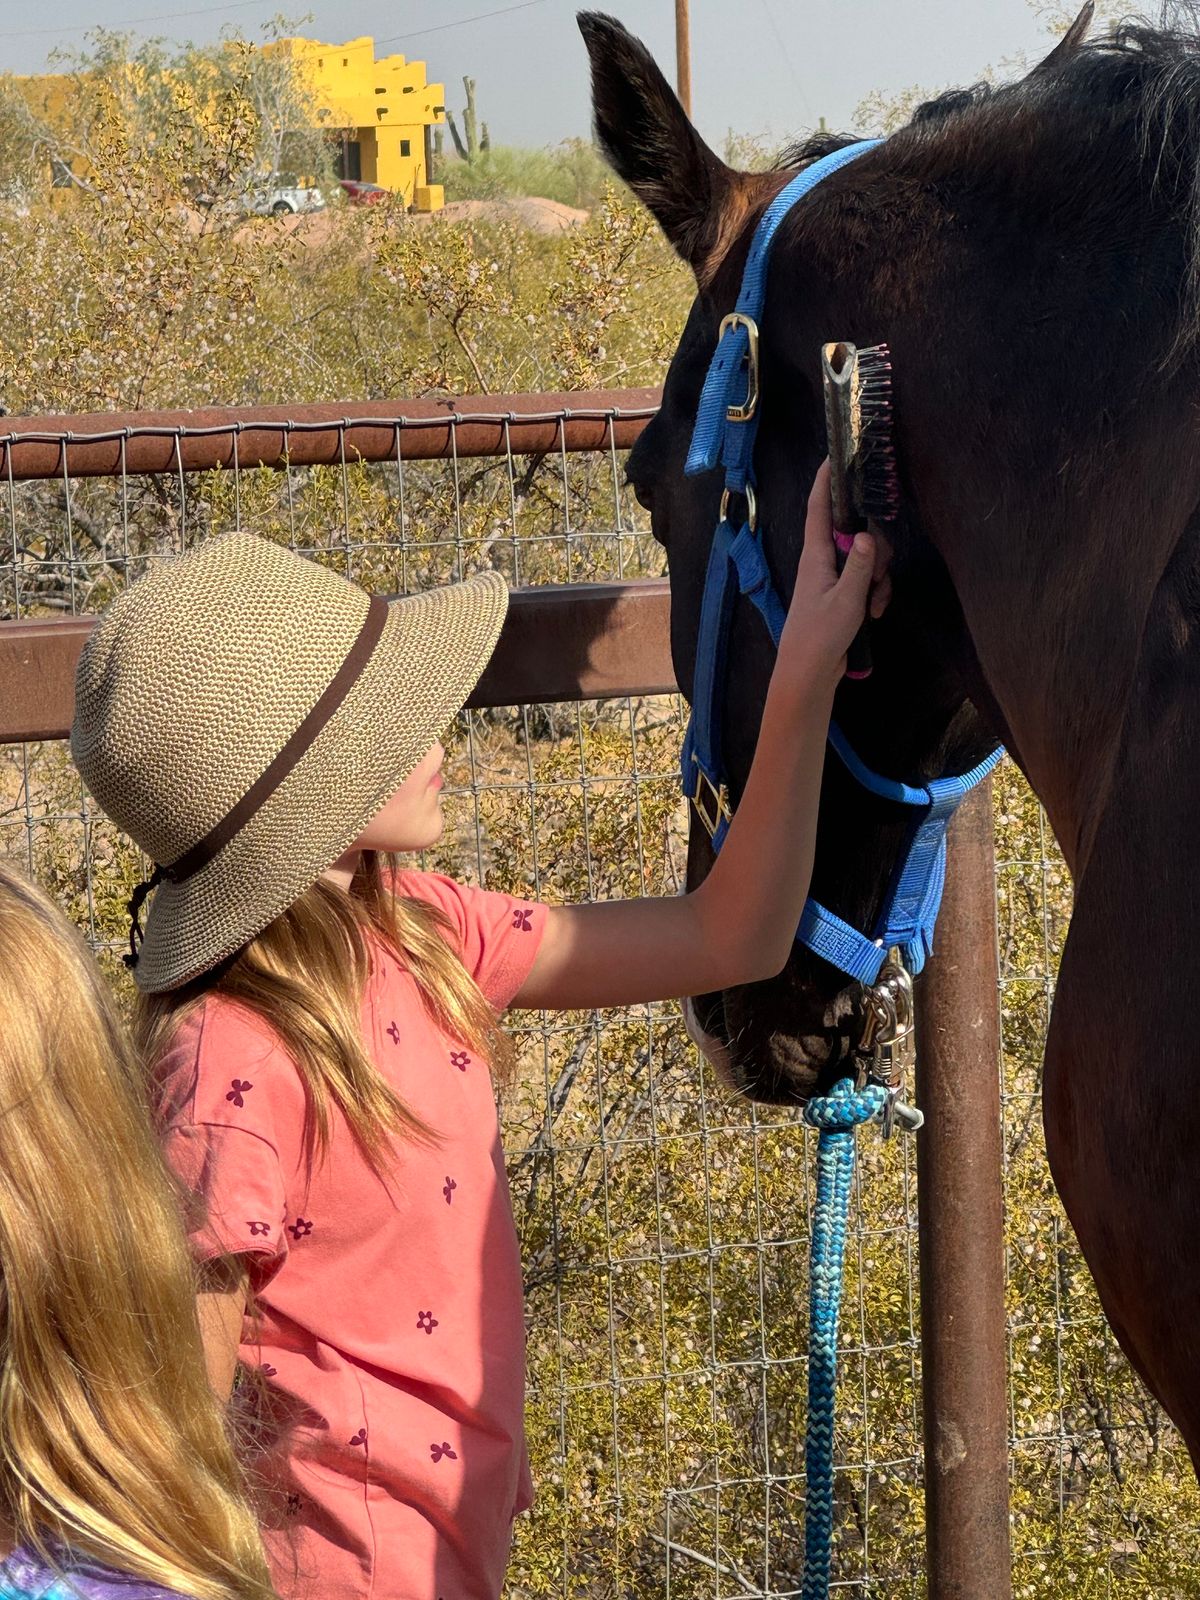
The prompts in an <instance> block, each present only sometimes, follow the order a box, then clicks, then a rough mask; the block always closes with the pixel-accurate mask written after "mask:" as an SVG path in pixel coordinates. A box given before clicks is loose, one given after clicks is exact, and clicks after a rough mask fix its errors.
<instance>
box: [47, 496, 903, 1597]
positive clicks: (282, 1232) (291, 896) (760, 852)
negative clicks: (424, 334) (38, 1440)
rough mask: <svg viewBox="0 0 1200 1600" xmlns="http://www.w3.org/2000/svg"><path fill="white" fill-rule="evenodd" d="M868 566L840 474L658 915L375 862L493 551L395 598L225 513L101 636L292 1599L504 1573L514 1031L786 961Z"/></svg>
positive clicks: (113, 784) (81, 756) (446, 684)
mask: <svg viewBox="0 0 1200 1600" xmlns="http://www.w3.org/2000/svg"><path fill="white" fill-rule="evenodd" d="M872 554H873V551H872V541H871V540H870V539H869V538H865V537H862V538H860V539H859V540H858V541H857V542H856V545H855V549H854V551H853V553H852V556H851V559H850V560H849V562H848V564H847V567H846V571H845V574H844V575H843V577H842V578H841V579H840V580H839V579H838V578H837V575H836V570H835V566H834V558H833V545H832V533H831V526H830V519H829V511H828V489H827V479H826V478H825V477H824V476H823V477H822V478H821V479H820V480H819V481H818V484H817V486H816V488H815V490H814V497H813V500H812V502H811V503H810V513H809V526H808V530H807V536H806V540H805V545H804V555H803V557H802V559H801V562H800V567H799V572H798V574H797V582H796V589H795V597H794V599H793V602H792V607H791V613H790V616H789V619H788V624H787V629H786V632H785V634H784V637H783V641H782V644H781V646H780V650H779V658H778V664H777V667H776V670H775V675H774V679H773V682H772V685H771V691H770V695H769V697H768V700H767V704H766V708H765V711H764V715H763V721H762V730H761V734H760V738H759V742H758V754H757V757H756V759H755V763H754V768H753V771H752V772H751V774H750V777H749V780H748V783H747V786H746V790H745V793H744V794H743V796H742V798H741V802H740V805H739V808H738V814H737V817H736V819H735V821H734V823H733V825H732V827H731V828H730V831H729V835H728V838H727V841H726V843H725V846H724V849H723V851H722V853H721V855H720V857H719V858H718V860H717V862H716V865H715V866H714V867H713V870H712V871H711V873H710V874H709V876H708V878H707V879H706V880H705V882H704V883H703V885H702V886H701V887H700V888H698V889H696V890H694V891H693V892H692V893H691V894H689V895H686V896H682V897H678V898H671V899H662V900H653V899H650V900H636V901H627V902H620V903H614V904H609V905H586V906H576V907H568V908H557V907H556V908H553V909H550V908H547V907H545V906H540V905H532V904H529V903H527V902H525V901H523V900H517V899H513V898H510V897H509V896H507V895H502V894H494V893H483V892H480V891H478V890H474V889H468V888H464V887H462V886H460V885H458V884H456V883H453V882H451V881H450V880H449V879H447V878H443V877H438V876H435V875H432V874H428V873H423V872H417V871H412V870H407V869H401V868H398V867H396V866H395V865H388V864H385V863H386V862H387V861H388V859H389V858H390V856H391V855H392V854H393V853H396V852H399V853H408V852H412V851H419V850H422V849H424V848H426V847H428V846H430V845H432V844H433V843H434V841H435V840H436V839H437V838H438V837H439V834H440V832H441V826H442V823H441V811H440V797H439V793H438V791H439V788H440V785H441V778H440V776H439V768H440V766H441V762H442V756H443V752H442V749H441V746H440V745H438V744H437V743H436V742H435V741H436V736H437V734H438V732H439V731H440V730H441V729H442V728H443V727H444V726H445V725H446V723H447V722H448V721H449V720H450V718H451V717H452V716H453V715H454V714H455V713H456V712H457V711H458V710H459V708H460V707H461V706H462V704H463V702H464V701H465V699H466V698H467V695H468V694H469V692H470V690H471V688H472V686H473V685H474V683H475V681H476V679H477V677H478V676H479V674H480V672H481V671H482V669H483V666H484V665H485V663H486V661H487V659H488V656H489V655H490V653H491V650H492V647H493V645H494V643H495V641H496V638H497V636H498V634H499V631H500V625H501V622H502V621H503V617H504V612H505V607H506V604H507V590H506V587H505V584H504V580H503V579H502V578H501V577H500V576H499V575H498V574H496V573H485V574H483V575H481V576H479V577H476V578H473V579H471V580H469V581H468V582H466V583H463V584H459V585H456V586H454V587H450V588H444V589H440V590H436V591H433V592H430V593H426V594H422V595H419V596H415V597H412V598H409V599H404V600H398V601H395V602H394V603H392V604H391V605H390V606H389V605H387V604H386V603H385V602H384V601H382V600H381V599H378V598H376V599H371V600H368V598H367V596H366V595H365V594H364V593H363V592H362V591H361V590H359V589H357V588H355V587H354V586H353V585H352V584H350V583H347V582H346V581H345V580H343V579H341V578H340V577H338V576H336V575H335V574H333V573H332V572H329V571H327V570H325V569H324V568H322V567H320V566H317V565H315V564H313V563H310V562H306V561H302V560H300V559H299V558H297V557H296V556H293V555H291V554H289V553H288V552H287V551H286V550H283V549H281V548H279V547H277V546H275V545H272V544H268V543H266V542H265V541H263V540H260V539H256V538H254V537H252V536H250V535H247V534H232V535H229V536H228V537H226V538H224V539H220V540H218V541H215V542H213V543H209V544H207V545H205V546H203V547H202V548H200V549H198V550H196V551H194V552H192V553H191V554H189V555H186V556H184V557H183V558H182V559H181V560H179V561H177V562H175V563H173V564H168V565H164V566H162V567H160V568H158V569H157V570H156V571H154V572H153V573H151V574H150V575H149V576H147V577H145V578H143V579H142V580H141V581H140V582H138V583H136V584H135V585H134V586H133V587H132V588H131V589H129V590H128V591H127V592H126V593H125V594H124V595H123V596H122V597H121V598H119V599H118V600H117V601H116V602H115V603H114V604H113V605H112V606H111V607H110V609H109V610H108V612H107V613H106V614H105V615H104V617H103V618H102V619H101V621H100V623H99V625H98V626H97V627H96V629H95V630H94V632H93V634H92V636H91V638H90V639H89V641H88V644H87V647H86V649H85V651H84V653H83V656H82V659H81V661H80V665H79V674H78V680H77V700H76V721H75V727H74V731H73V734H72V749H73V752H74V755H75V759H76V761H77V763H78V766H79V768H80V771H81V772H82V774H83V777H84V779H85V781H86V782H87V784H88V785H89V787H90V789H91V791H92V793H93V794H94V795H95V796H96V798H97V800H98V801H99V802H100V804H101V805H102V806H103V807H104V808H105V809H106V810H107V811H108V812H109V814H110V815H111V816H112V817H113V818H114V819H115V820H116V821H117V822H118V823H119V824H120V825H121V826H122V827H123V828H124V829H125V830H126V831H127V832H129V833H130V834H131V835H132V836H133V838H134V839H135V840H136V841H137V842H138V843H139V844H140V845H141V846H142V847H143V848H144V849H145V850H146V852H147V854H148V855H150V856H151V857H152V859H153V860H154V861H155V862H157V863H159V865H158V866H157V867H156V869H155V871H154V874H153V876H152V878H151V879H150V881H149V883H148V884H146V885H144V886H143V887H142V889H140V890H139V891H138V894H137V895H136V896H135V900H134V902H131V911H132V913H133V921H134V929H133V932H132V933H131V952H130V957H129V959H130V961H131V962H132V963H135V964H136V975H137V982H138V986H139V988H140V990H141V991H142V995H143V999H142V1004H141V1013H140V1020H139V1028H140V1038H141V1043H142V1045H143V1047H144V1049H145V1052H146V1056H147V1059H148V1061H149V1062H150V1063H151V1065H152V1070H153V1072H154V1075H155V1081H156V1085H157V1095H158V1100H159V1104H160V1107H161V1115H162V1125H163V1132H164V1139H165V1147H166V1151H167V1155H168V1158H169V1160H170V1162H171V1164H172V1166H173V1167H174V1169H175V1171H176V1172H177V1173H178V1175H179V1176H180V1177H181V1178H182V1179H183V1181H184V1182H185V1183H186V1184H187V1185H188V1186H189V1187H190V1188H191V1189H192V1190H193V1191H194V1192H195V1193H196V1195H197V1196H198V1197H200V1199H201V1201H202V1203H203V1214H202V1215H200V1216H198V1217H197V1218H196V1220H195V1227H194V1231H193V1236H192V1237H193V1247H194V1250H195V1253H196V1256H197V1258H198V1259H199V1260H200V1261H201V1262H206V1263H213V1266H212V1268H211V1271H210V1276H209V1278H208V1281H207V1285H206V1289H205V1292H204V1294H203V1295H202V1297H201V1298H202V1316H203V1319H204V1324H205V1327H206V1329H207V1349H208V1360H209V1369H210V1372H211V1375H212V1380H213V1383H214V1385H215V1387H216V1389H217V1391H218V1393H219V1394H221V1395H228V1393H229V1391H230V1385H231V1383H232V1380H233V1375H234V1370H235V1366H236V1364H237V1361H238V1357H239V1354H240V1357H241V1360H242V1362H243V1363H244V1364H245V1365H246V1366H247V1367H248V1368H250V1369H252V1371H253V1375H254V1382H253V1384H252V1385H251V1386H249V1394H250V1397H251V1399H250V1409H251V1413H252V1417H251V1421H252V1426H253V1429H254V1435H255V1448H256V1452H257V1465H258V1467H259V1468H260V1469H261V1471H262V1473H263V1475H264V1477H265V1479H266V1481H267V1482H268V1484H269V1485H270V1489H271V1495H270V1499H269V1504H268V1511H267V1516H266V1532H267V1544H268V1551H269V1554H270V1557H271V1561H272V1568H273V1575H274V1578H275V1582H276V1584H277V1586H278V1588H279V1590H280V1592H281V1593H283V1594H284V1595H287V1596H289V1597H290V1596H301V1595H312V1596H314V1597H319V1600H364V1597H367V1596H371V1597H375V1600H409V1597H412V1600H439V1597H444V1600H468V1597H477V1600H493V1597H495V1596H496V1595H497V1594H498V1593H499V1590H500V1586H501V1582H502V1578H503V1573H504V1566H505V1562H506V1559H507V1554H508V1547H509V1540H510V1534H511V1524H512V1519H513V1517H514V1516H515V1515H516V1514H517V1513H518V1512H520V1511H522V1510H524V1509H525V1508H526V1507H527V1506H528V1505H529V1504H530V1500H531V1493H532V1491H531V1485H530V1482H529V1473H528V1466H527V1463H526V1458H525V1450H524V1438H523V1430H522V1403H523V1379H524V1373H523V1321H522V1306H521V1277H520V1264H519V1261H518V1258H517V1247H516V1237H515V1230H514V1227H513V1221H512V1216H511V1212H510V1209H509V1201H508V1191H507V1186H506V1183H505V1175H504V1165H503V1158H502V1154H501V1150H500V1143H499V1137H498V1129H497V1121H496V1112H495V1105H494V1099H493V1094H492V1084H491V1079H490V1077H489V1074H488V1064H490V1065H491V1068H492V1070H493V1071H496V1070H497V1069H502V1068H503V1067H504V1066H505V1065H506V1063H507V1059H508V1051H507V1046H506V1043H505V1040H504V1037H503V1035H502V1034H501V1032H500V1031H499V1028H498V1025H497V1017H498V1015H499V1014H500V1013H501V1012H502V1011H503V1010H504V1009H505V1008H506V1007H507V1006H510V1005H512V1004H513V1003H514V1002H515V1003H516V1004H519V1005H521V1006H526V1007H534V1008H539V1007H545V1008H570V1009H576V1008H590V1007H604V1006H614V1005H620V1004H631V1003H635V1002H641V1001H647V1000H652V999H660V998H666V997H672V996H681V995H687V994H696V993H702V992H705V991H707V990H713V989H722V988H727V987H729V986H731V985H735V984H741V983H748V982H751V981H754V980H755V979H759V978H764V977H767V976H768V975H770V974H773V973H775V972H777V971H778V970H779V969H780V968H781V967H782V965H783V963H784V961H785V960H786V958H787V954H788V951H789V950H790V948H791V944H792V939H793V936H794V933H795V929H796V925H797V922H798V919H799V914H800V909H801V906H802V904H803V901H804V898H805V894H806V891H807V886H808V880H809V874H810V870H811V863H812V852H813V836H814V831H815V819H816V812H817V799H818V790H819V785H820V775H821V763H822V754H823V750H824V745H825V735H826V728H827V725H828V722H829V715H830V710H831V705H832V699H833V692H834V688H835V686H836V684H837V681H838V679H839V676H840V674H841V671H842V663H843V657H844V653H845V650H846V648H847V645H848V643H849V640H850V638H851V637H852V635H853V634H854V632H855V629H856V627H857V625H858V623H859V621H860V620H861V618H862V615H863V611H864V607H865V606H866V604H867V600H868V592H869V589H870V585H871V579H872ZM882 602H883V595H882V593H881V592H880V591H879V590H878V589H877V590H876V594H875V597H874V602H873V609H876V610H878V609H880V608H881V606H882ZM152 888H155V889H157V893H156V895H155V897H154V901H153V904H152V906H151V909H150V913H149V917H148V920H147V925H146V930H145V936H144V939H141V938H140V930H139V928H138V912H139V910H140V906H141V902H142V899H143V898H144V896H145V894H146V893H148V892H149V891H150V890H151V889H152ZM139 940H140V943H139ZM248 1308H249V1311H250V1313H251V1314H250V1315H247V1312H248Z"/></svg>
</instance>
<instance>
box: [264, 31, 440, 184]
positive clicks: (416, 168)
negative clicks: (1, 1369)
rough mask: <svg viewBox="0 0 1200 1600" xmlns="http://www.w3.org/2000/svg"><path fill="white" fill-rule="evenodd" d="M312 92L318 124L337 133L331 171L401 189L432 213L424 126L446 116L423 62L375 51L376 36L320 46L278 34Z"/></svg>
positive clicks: (280, 46)
mask: <svg viewBox="0 0 1200 1600" xmlns="http://www.w3.org/2000/svg"><path fill="white" fill-rule="evenodd" d="M266 48H267V49H269V50H280V51H286V52H287V53H288V54H290V55H291V57H292V60H293V62H294V63H295V66H296V71H297V76H298V78H299V79H300V80H301V81H302V82H303V83H305V84H306V85H307V87H308V91H309V93H310V95H311V96H312V100H313V103H314V107H315V110H316V114H317V117H318V119H319V125H320V126H321V127H322V128H325V129H327V130H328V131H329V133H330V134H331V135H333V136H334V137H335V138H339V139H340V150H339V153H338V173H339V176H340V177H343V178H361V179H363V181H364V182H366V183H378V184H380V185H382V187H383V188H385V189H391V190H392V191H393V192H394V193H396V194H402V195H403V196H404V198H405V200H406V201H407V202H408V204H409V205H410V206H412V207H413V209H414V210H416V211H438V210H440V209H441V206H442V200H443V196H442V188H441V185H440V184H431V183H430V181H429V170H430V166H431V164H432V163H431V155H432V150H431V138H430V129H431V128H434V127H436V126H438V125H439V124H441V123H444V122H445V120H446V91H445V89H444V87H443V86H442V85H441V84H440V83H427V82H426V81H425V63H424V62H423V61H408V60H406V59H405V57H404V56H380V57H379V59H378V60H377V59H376V57H375V41H374V39H370V38H363V39H351V40H349V41H348V42H347V43H346V44H319V43H317V42H316V41H315V40H313V39H280V40H279V41H278V42H277V43H275V44H272V45H268V46H267V47H266Z"/></svg>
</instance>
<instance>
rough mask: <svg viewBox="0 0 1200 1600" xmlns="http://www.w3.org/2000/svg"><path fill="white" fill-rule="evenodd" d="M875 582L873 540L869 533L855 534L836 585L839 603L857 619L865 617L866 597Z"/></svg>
mask: <svg viewBox="0 0 1200 1600" xmlns="http://www.w3.org/2000/svg"><path fill="white" fill-rule="evenodd" d="M874 581H875V540H874V539H873V538H872V537H871V535H870V534H869V533H857V534H855V536H854V545H853V548H852V549H851V550H850V551H849V553H848V554H847V556H846V565H845V567H844V568H843V569H842V575H841V577H840V578H839V579H838V583H837V596H838V599H839V601H842V602H844V603H845V605H846V606H847V607H848V608H850V609H851V610H853V612H854V614H855V615H856V616H857V617H863V616H865V615H866V610H867V597H868V596H869V594H870V593H871V585H872V584H873V583H874Z"/></svg>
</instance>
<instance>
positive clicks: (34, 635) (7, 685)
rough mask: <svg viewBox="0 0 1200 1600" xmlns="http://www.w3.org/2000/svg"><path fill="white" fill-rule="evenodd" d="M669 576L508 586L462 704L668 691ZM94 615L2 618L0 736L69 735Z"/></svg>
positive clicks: (5, 740) (11, 739) (4, 740)
mask: <svg viewBox="0 0 1200 1600" xmlns="http://www.w3.org/2000/svg"><path fill="white" fill-rule="evenodd" d="M670 609H671V603H670V592H669V589H668V586H667V582H666V580H665V579H659V578H648V579H640V580H633V581H631V582H628V583H584V584H563V585H561V586H559V585H552V584H546V585H544V586H542V587H540V588H537V589H514V590H513V593H512V597H511V599H510V602H509V611H508V616H507V618H506V619H505V623H504V632H503V633H502V634H501V636H500V642H499V644H498V645H497V647H496V652H495V654H494V655H493V657H492V659H491V661H490V662H489V663H488V666H487V670H486V671H485V672H484V675H483V677H482V678H481V679H480V681H479V685H478V687H477V688H476V690H475V692H474V694H473V695H472V696H471V699H470V700H469V701H468V704H469V705H471V706H512V705H529V704H534V703H538V702H545V701H550V700H564V701H565V700H602V699H607V698H609V697H611V696H617V695H620V696H624V695H643V694H671V693H673V692H674V690H675V674H674V671H673V669H672V666H671V651H670V645H669V621H670ZM94 625H95V619H94V618H92V617H63V618H61V619H60V618H57V617H56V618H53V619H50V620H48V621H42V620H34V621H28V622H0V685H3V686H4V687H3V689H2V690H0V744H11V743H16V742H19V741H22V740H27V739H65V738H66V736H67V734H68V733H69V732H70V730H71V716H72V712H73V708H74V695H75V663H76V662H77V661H78V659H79V652H80V651H81V650H82V649H83V643H84V640H85V639H86V638H87V636H88V634H89V633H90V632H91V630H92V628H93V626H94Z"/></svg>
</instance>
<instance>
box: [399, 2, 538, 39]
mask: <svg viewBox="0 0 1200 1600" xmlns="http://www.w3.org/2000/svg"><path fill="white" fill-rule="evenodd" d="M545 3H546V0H519V4H517V5H515V6H500V7H499V8H498V9H497V10H495V11H480V12H478V13H476V15H475V16H473V17H460V18H459V19H458V21H457V22H439V23H438V25H437V27H436V28H418V29H417V30H416V32H415V33H393V34H392V35H391V36H390V37H389V38H387V39H376V41H375V43H376V44H377V45H378V44H400V43H402V42H403V41H404V40H405V39H423V38H424V37H425V35H426V34H427V33H445V31H446V29H447V28H465V27H466V25H467V24H468V23H469V22H483V21H484V20H485V18H487V17H504V16H507V15H508V13H509V12H510V11H527V10H528V9H529V7H530V6H543V5H545Z"/></svg>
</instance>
